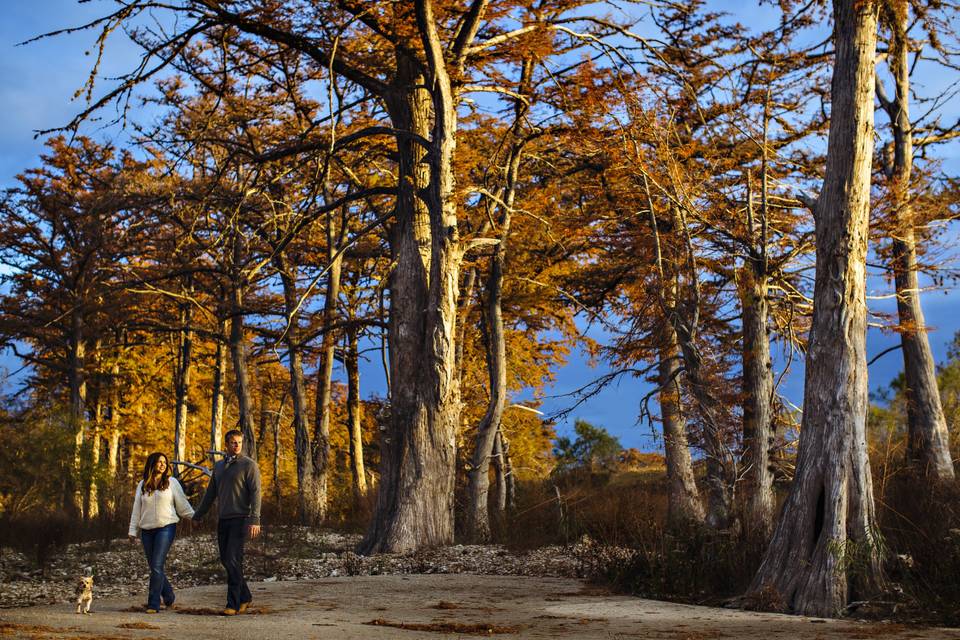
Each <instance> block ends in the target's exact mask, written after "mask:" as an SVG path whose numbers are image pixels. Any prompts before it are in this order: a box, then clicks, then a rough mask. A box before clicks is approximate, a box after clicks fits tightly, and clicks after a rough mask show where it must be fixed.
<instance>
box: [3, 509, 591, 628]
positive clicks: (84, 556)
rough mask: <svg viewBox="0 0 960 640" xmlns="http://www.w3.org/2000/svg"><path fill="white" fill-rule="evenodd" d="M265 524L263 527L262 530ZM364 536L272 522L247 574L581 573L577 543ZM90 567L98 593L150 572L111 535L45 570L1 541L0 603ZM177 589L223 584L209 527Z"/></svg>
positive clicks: (138, 588)
mask: <svg viewBox="0 0 960 640" xmlns="http://www.w3.org/2000/svg"><path fill="white" fill-rule="evenodd" d="M265 531H266V530H265ZM359 541H360V536H359V535H349V534H347V535H345V534H341V533H335V532H329V531H316V530H312V529H308V528H305V527H274V528H272V529H270V530H269V531H266V533H265V534H264V535H262V536H261V537H260V538H258V539H257V540H255V541H253V542H251V543H248V544H247V559H246V573H247V577H248V579H249V580H251V581H263V582H284V581H293V580H316V579H320V578H331V577H333V578H335V577H340V576H376V575H403V574H450V573H452V574H458V573H466V574H484V575H512V576H539V577H566V578H573V577H582V576H583V575H584V572H583V567H581V566H580V563H579V561H578V560H577V549H576V547H545V548H542V549H537V550H534V551H530V552H527V553H513V552H511V551H508V550H507V549H505V548H503V547H500V546H496V545H456V546H452V547H442V548H438V549H434V550H430V551H422V552H417V553H411V554H397V555H379V556H358V555H357V554H355V553H354V552H353V549H354V548H355V547H356V545H357V543H358V542H359ZM87 567H89V568H90V569H91V570H92V571H93V575H94V578H95V585H94V593H95V595H96V597H97V598H111V597H124V596H132V595H136V594H141V593H144V592H145V590H146V584H147V580H148V578H149V573H148V570H147V564H146V560H145V559H144V557H143V550H142V547H141V546H140V544H139V543H136V544H131V543H129V542H127V541H126V540H120V541H117V540H114V541H113V542H112V543H111V545H110V548H109V549H104V544H103V543H102V542H90V543H86V544H82V545H69V546H67V547H66V548H65V549H63V550H61V551H60V552H58V553H57V554H56V555H55V556H54V557H53V559H52V560H51V561H50V563H49V564H48V566H47V568H46V571H45V572H41V571H40V570H39V569H38V568H37V566H36V563H35V562H34V561H33V560H32V559H30V558H28V557H26V556H24V555H23V554H22V553H19V552H16V551H14V550H11V549H7V548H0V609H2V608H11V607H24V606H32V605H41V604H57V603H65V602H70V601H72V600H73V589H74V583H75V581H76V578H77V577H78V576H80V575H83V574H84V572H85V571H86V570H87ZM167 575H168V577H169V578H170V580H171V582H172V583H173V586H174V588H175V589H182V588H186V587H194V586H202V585H212V584H222V583H223V580H224V578H223V569H222V567H221V566H220V561H219V559H218V556H217V543H216V538H215V536H214V535H212V534H210V533H196V534H193V535H187V536H182V535H181V536H180V537H178V538H177V540H176V541H175V542H174V544H173V548H172V549H171V550H170V555H169V556H168V557H167Z"/></svg>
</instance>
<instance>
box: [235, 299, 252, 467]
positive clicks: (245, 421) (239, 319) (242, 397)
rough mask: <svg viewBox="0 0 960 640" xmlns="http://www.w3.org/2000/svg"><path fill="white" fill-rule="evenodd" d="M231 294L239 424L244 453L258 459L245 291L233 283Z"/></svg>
mask: <svg viewBox="0 0 960 640" xmlns="http://www.w3.org/2000/svg"><path fill="white" fill-rule="evenodd" d="M230 296H231V307H230V357H231V359H232V360H233V378H234V392H235V393H236V396H237V408H238V411H239V414H240V416H239V425H238V426H239V429H240V431H241V432H242V433H243V454H244V455H245V456H249V457H251V458H253V459H254V460H256V459H257V437H256V433H255V432H254V429H253V402H252V400H251V395H250V378H249V376H248V375H247V349H246V338H245V336H244V335H243V334H244V332H243V293H242V291H241V288H240V284H239V283H236V282H234V283H232V286H231V290H230Z"/></svg>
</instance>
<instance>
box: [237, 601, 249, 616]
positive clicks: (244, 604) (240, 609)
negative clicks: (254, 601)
mask: <svg viewBox="0 0 960 640" xmlns="http://www.w3.org/2000/svg"><path fill="white" fill-rule="evenodd" d="M249 606H250V603H249V602H241V603H240V608H239V609H237V613H243V612H244V611H246V610H247V607H249Z"/></svg>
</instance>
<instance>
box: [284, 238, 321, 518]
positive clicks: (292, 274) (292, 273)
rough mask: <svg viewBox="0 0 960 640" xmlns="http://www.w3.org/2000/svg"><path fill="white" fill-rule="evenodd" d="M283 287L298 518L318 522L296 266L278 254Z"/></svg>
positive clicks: (318, 510)
mask: <svg viewBox="0 0 960 640" xmlns="http://www.w3.org/2000/svg"><path fill="white" fill-rule="evenodd" d="M275 262H276V265H277V270H278V271H279V273H280V280H281V283H282V284H283V303H284V310H285V312H286V316H287V328H286V332H285V333H284V342H285V343H286V345H287V358H288V365H287V366H288V369H289V372H290V398H291V400H292V403H293V448H294V451H295V455H296V458H297V518H298V519H299V520H300V524H304V525H308V524H314V523H316V522H319V521H320V519H321V517H320V514H319V512H320V509H319V507H318V505H317V502H316V499H317V492H316V491H315V490H314V488H313V474H314V471H313V456H312V454H311V449H310V432H309V430H308V428H307V385H306V382H305V380H304V376H303V347H302V346H301V344H300V313H299V311H298V309H297V305H298V303H299V301H300V300H299V295H298V292H297V274H296V267H293V266H291V265H289V264H288V263H287V260H286V259H285V258H284V257H283V256H282V255H278V256H277V258H276V259H275Z"/></svg>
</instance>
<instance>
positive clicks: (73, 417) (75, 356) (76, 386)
mask: <svg viewBox="0 0 960 640" xmlns="http://www.w3.org/2000/svg"><path fill="white" fill-rule="evenodd" d="M82 323H83V320H82V318H81V316H80V312H79V310H74V312H73V314H72V316H71V324H70V336H69V340H68V344H69V349H70V351H69V353H68V355H67V382H68V385H69V387H70V405H69V407H68V414H67V421H68V424H69V426H70V429H71V430H72V432H73V477H72V478H71V482H69V483H68V486H67V494H66V496H65V500H64V502H65V504H64V507H65V508H66V509H67V511H72V512H73V513H76V514H82V513H83V492H82V482H81V459H80V455H81V451H82V449H83V435H84V434H83V430H84V422H85V420H84V412H85V410H86V403H87V383H86V378H85V376H84V371H83V367H84V359H85V357H86V353H85V351H86V349H85V345H84V341H83V324H82Z"/></svg>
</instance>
